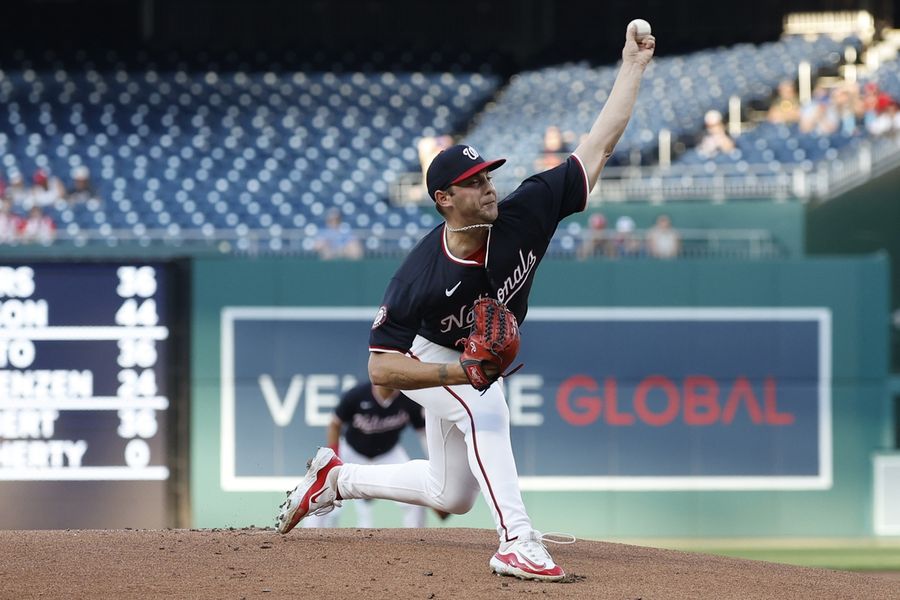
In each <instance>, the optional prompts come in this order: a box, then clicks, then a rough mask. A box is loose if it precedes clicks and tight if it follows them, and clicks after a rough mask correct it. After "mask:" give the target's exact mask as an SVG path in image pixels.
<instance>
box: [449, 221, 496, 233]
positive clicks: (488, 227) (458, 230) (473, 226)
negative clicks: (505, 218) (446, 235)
mask: <svg viewBox="0 0 900 600" xmlns="http://www.w3.org/2000/svg"><path fill="white" fill-rule="evenodd" d="M493 226H494V225H493V224H491V223H476V224H475V225H464V226H463V227H457V228H456V229H454V228H452V227H450V225H447V231H449V232H450V233H459V232H460V231H467V230H469V229H478V228H479V227H486V228H487V229H490V228H491V227H493Z"/></svg>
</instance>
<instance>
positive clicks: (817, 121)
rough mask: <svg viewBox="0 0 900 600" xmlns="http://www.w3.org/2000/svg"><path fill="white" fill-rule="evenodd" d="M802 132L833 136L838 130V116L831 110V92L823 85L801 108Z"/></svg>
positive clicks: (820, 85)
mask: <svg viewBox="0 0 900 600" xmlns="http://www.w3.org/2000/svg"><path fill="white" fill-rule="evenodd" d="M799 127H800V131H801V133H812V134H815V135H831V134H832V133H834V132H835V131H837V128H838V119H837V114H836V113H835V111H834V110H832V108H831V103H830V102H829V92H828V88H826V87H825V86H824V85H822V84H821V83H817V84H816V87H815V89H813V93H812V97H811V98H810V99H809V101H808V102H806V103H805V104H804V105H803V106H802V107H801V108H800V124H799Z"/></svg>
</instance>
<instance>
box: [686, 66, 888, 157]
mask: <svg viewBox="0 0 900 600" xmlns="http://www.w3.org/2000/svg"><path fill="white" fill-rule="evenodd" d="M766 120H767V121H768V122H769V123H774V124H781V125H796V126H797V129H798V130H799V132H800V133H803V134H808V135H817V136H830V135H843V136H848V137H849V136H855V135H872V136H876V137H878V136H886V135H895V134H898V133H900V113H898V103H897V100H896V99H895V98H893V97H891V96H890V95H889V94H888V93H886V92H885V91H884V90H882V89H880V88H879V87H878V84H877V83H875V82H867V83H864V84H860V83H858V82H854V81H840V82H837V83H833V84H829V83H826V81H824V80H820V82H819V83H818V84H817V85H816V86H815V88H814V89H813V91H812V94H811V96H810V99H809V101H807V102H802V103H801V102H800V98H799V96H798V94H797V88H796V86H795V85H794V82H793V81H782V82H781V83H780V84H779V85H778V88H777V91H776V93H775V96H774V98H773V99H772V102H771V105H770V106H769V109H768V111H767V113H766ZM734 148H735V143H734V140H733V139H732V137H731V135H730V134H729V133H728V131H727V130H726V127H725V123H724V121H723V117H722V114H721V113H720V112H719V111H717V110H710V111H708V112H707V113H706V115H705V117H704V130H703V133H702V136H701V138H700V141H699V143H698V144H697V152H698V153H699V154H700V155H701V156H704V157H706V158H712V157H714V156H716V155H717V154H720V153H721V154H728V153H730V152H731V151H732V150H734Z"/></svg>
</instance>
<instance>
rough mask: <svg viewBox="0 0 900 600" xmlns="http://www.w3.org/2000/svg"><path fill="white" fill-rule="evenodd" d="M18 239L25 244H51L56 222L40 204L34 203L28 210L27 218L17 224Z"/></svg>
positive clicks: (54, 235)
mask: <svg viewBox="0 0 900 600" xmlns="http://www.w3.org/2000/svg"><path fill="white" fill-rule="evenodd" d="M19 239H20V240H21V241H22V242H24V243H26V244H27V243H36V244H44V245H45V246H46V245H49V244H52V243H53V240H55V239H56V223H54V222H53V219H52V218H51V217H50V216H48V215H45V214H44V210H43V209H42V208H41V207H40V206H38V205H34V206H32V207H31V210H29V211H28V218H27V219H25V220H24V221H22V222H21V223H20V224H19Z"/></svg>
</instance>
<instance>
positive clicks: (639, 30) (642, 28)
mask: <svg viewBox="0 0 900 600" xmlns="http://www.w3.org/2000/svg"><path fill="white" fill-rule="evenodd" d="M632 25H634V27H635V30H634V41H636V42H637V43H638V44H640V43H641V40H643V39H644V38H645V37H646V36H648V35H650V23H648V22H647V21H645V20H643V19H635V20H634V21H632V22H631V23H629V24H628V27H631V26H632Z"/></svg>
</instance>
